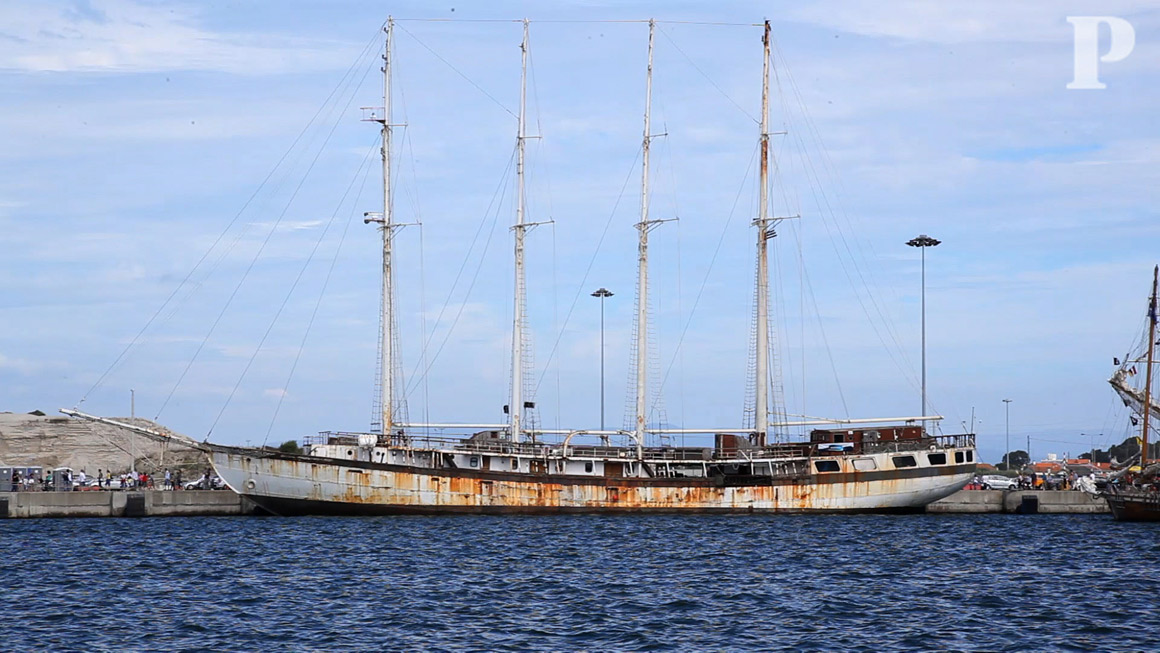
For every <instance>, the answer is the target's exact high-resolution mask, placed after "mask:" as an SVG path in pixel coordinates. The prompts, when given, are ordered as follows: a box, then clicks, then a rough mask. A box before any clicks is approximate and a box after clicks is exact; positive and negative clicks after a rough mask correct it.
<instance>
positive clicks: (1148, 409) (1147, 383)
mask: <svg viewBox="0 0 1160 653" xmlns="http://www.w3.org/2000/svg"><path fill="white" fill-rule="evenodd" d="M1158 281H1160V265H1158V266H1156V267H1154V268H1152V297H1151V299H1150V300H1149V302H1148V362H1147V367H1146V368H1145V369H1144V428H1143V429H1142V430H1141V431H1140V440H1141V445H1140V469H1141V470H1142V469H1144V468H1145V467H1146V466H1147V465H1148V421H1149V420H1148V418H1149V416H1151V414H1152V363H1153V362H1154V359H1153V357H1154V355H1155V353H1156V286H1157V282H1158Z"/></svg>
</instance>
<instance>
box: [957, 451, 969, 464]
mask: <svg viewBox="0 0 1160 653" xmlns="http://www.w3.org/2000/svg"><path fill="white" fill-rule="evenodd" d="M966 459H967V458H966V455H964V454H963V452H961V451H956V452H955V462H956V463H961V462H963V461H964V460H966Z"/></svg>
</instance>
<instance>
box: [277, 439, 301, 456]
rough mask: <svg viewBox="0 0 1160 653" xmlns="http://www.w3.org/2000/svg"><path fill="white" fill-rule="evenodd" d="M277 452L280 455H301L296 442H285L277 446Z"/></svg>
mask: <svg viewBox="0 0 1160 653" xmlns="http://www.w3.org/2000/svg"><path fill="white" fill-rule="evenodd" d="M278 451H281V452H282V453H299V454H300V453H302V447H300V446H298V441H297V440H287V441H285V442H283V443H282V444H280V445H278Z"/></svg>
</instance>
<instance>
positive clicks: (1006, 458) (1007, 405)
mask: <svg viewBox="0 0 1160 653" xmlns="http://www.w3.org/2000/svg"><path fill="white" fill-rule="evenodd" d="M1003 411H1004V412H1005V413H1007V444H1006V445H1005V446H1006V447H1007V451H1006V452H1005V453H1004V454H1003V463H1004V466H1005V467H1006V468H1007V469H1011V400H1010V399H1004V400H1003ZM1028 456H1029V457H1030V454H1029V455H1028Z"/></svg>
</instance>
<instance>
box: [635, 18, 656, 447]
mask: <svg viewBox="0 0 1160 653" xmlns="http://www.w3.org/2000/svg"><path fill="white" fill-rule="evenodd" d="M655 29H656V22H655V21H653V20H652V19H649V21H648V73H647V77H646V81H645V92H644V140H643V141H642V144H641V149H642V152H641V180H640V222H638V223H637V224H636V228H637V231H639V232H640V243H639V245H638V248H637V249H638V261H637V279H636V286H637V298H636V302H637V304H636V424H635V427H634V428H633V433H634V434H635V436H636V451H637V457H638V458H643V457H644V428H645V411H646V410H647V409H648V407H647V405H646V402H647V399H648V232H649V230H650V229H652V227H653V226H654V225H655V224H656V223H655V222H654V221H650V220H649V219H648V151H649V144H650V143H651V142H652V133H651V126H650V123H649V118H650V114H651V112H652V69H653V32H654V31H655Z"/></svg>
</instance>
